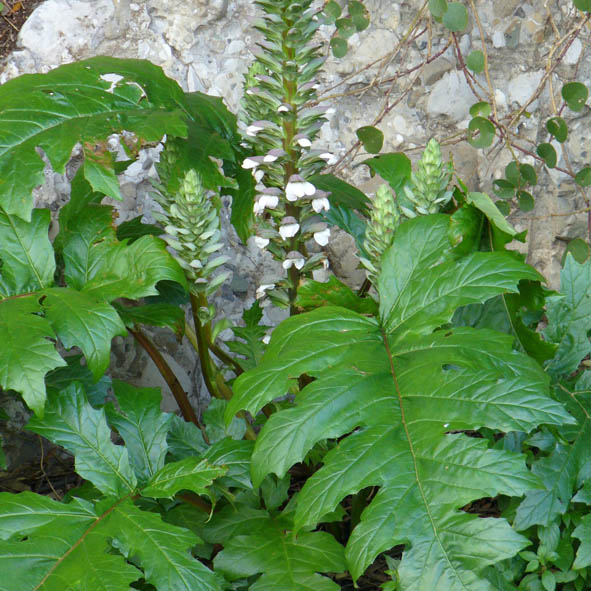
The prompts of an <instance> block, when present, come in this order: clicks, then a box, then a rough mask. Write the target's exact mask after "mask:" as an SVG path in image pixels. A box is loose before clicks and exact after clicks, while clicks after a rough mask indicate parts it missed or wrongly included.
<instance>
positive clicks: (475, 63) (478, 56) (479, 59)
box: [466, 49, 484, 74]
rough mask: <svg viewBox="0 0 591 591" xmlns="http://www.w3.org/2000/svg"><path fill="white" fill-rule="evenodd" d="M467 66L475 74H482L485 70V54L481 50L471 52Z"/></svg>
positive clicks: (467, 59)
mask: <svg viewBox="0 0 591 591" xmlns="http://www.w3.org/2000/svg"><path fill="white" fill-rule="evenodd" d="M466 66H468V68H469V69H470V70H472V71H473V72H474V73H475V74H480V72H482V70H484V53H482V51H480V50H479V49H475V50H474V51H471V52H470V55H469V56H468V57H467V58H466Z"/></svg>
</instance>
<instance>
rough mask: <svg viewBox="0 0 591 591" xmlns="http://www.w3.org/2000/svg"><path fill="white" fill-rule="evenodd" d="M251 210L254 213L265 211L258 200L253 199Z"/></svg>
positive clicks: (259, 213)
mask: <svg viewBox="0 0 591 591" xmlns="http://www.w3.org/2000/svg"><path fill="white" fill-rule="evenodd" d="M252 211H253V212H254V215H261V213H263V211H265V207H264V206H263V205H261V204H260V203H259V202H258V201H255V202H254V206H253V208H252Z"/></svg>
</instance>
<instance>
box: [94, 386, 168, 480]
mask: <svg viewBox="0 0 591 591" xmlns="http://www.w3.org/2000/svg"><path fill="white" fill-rule="evenodd" d="M113 389H114V390H115V396H116V397H117V402H118V403H119V409H120V412H117V411H116V410H115V407H114V406H113V405H112V404H109V405H107V407H106V408H105V410H106V413H107V418H108V420H109V424H110V425H111V426H113V427H114V428H115V429H117V431H118V433H119V434H120V435H121V437H123V440H124V441H125V445H126V446H127V449H128V451H129V454H130V461H131V465H132V466H133V469H134V471H135V473H136V475H137V477H138V479H139V481H140V484H142V485H143V484H144V483H145V482H147V481H148V480H149V479H150V478H151V477H152V476H154V474H156V472H158V470H160V469H161V468H162V467H163V466H164V458H165V457H166V452H167V451H168V445H167V443H166V436H167V434H168V429H169V427H170V422H171V420H172V415H171V414H165V413H162V412H161V411H160V402H161V400H162V395H161V393H160V390H159V389H158V388H135V387H134V386H132V385H130V384H126V383H125V382H121V381H119V380H116V381H115V382H113Z"/></svg>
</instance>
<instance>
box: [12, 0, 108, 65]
mask: <svg viewBox="0 0 591 591" xmlns="http://www.w3.org/2000/svg"><path fill="white" fill-rule="evenodd" d="M113 13H114V6H113V1H112V0H95V1H94V2H92V3H89V2H82V1H80V0H47V2H44V3H43V4H41V5H40V6H39V7H38V8H37V9H36V10H35V11H34V12H33V13H32V14H31V16H30V17H29V19H28V20H27V22H26V23H25V24H24V25H23V28H22V29H21V31H20V33H19V38H18V39H19V45H20V46H21V47H23V48H25V49H28V50H29V51H30V52H31V53H32V54H33V56H34V59H35V61H36V62H37V63H38V64H39V65H48V66H52V67H55V66H58V65H60V64H64V63H68V62H71V61H74V60H76V59H81V58H83V57H85V54H87V53H88V52H90V51H92V50H93V49H95V48H96V47H97V46H98V45H99V43H100V42H101V41H102V39H103V38H104V34H105V33H104V27H105V24H106V23H107V22H108V21H109V20H110V19H111V17H112V16H113Z"/></svg>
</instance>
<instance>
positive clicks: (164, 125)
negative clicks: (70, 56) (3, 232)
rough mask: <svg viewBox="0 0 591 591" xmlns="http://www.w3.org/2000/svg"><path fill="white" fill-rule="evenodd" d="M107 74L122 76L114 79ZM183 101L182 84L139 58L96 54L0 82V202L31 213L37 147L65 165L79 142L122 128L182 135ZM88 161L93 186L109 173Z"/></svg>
mask: <svg viewBox="0 0 591 591" xmlns="http://www.w3.org/2000/svg"><path fill="white" fill-rule="evenodd" d="M109 74H117V75H119V76H121V77H122V78H121V79H120V80H119V81H118V82H112V81H109V80H107V79H105V78H104V77H105V76H107V75H109ZM107 78H108V76H107ZM184 108H185V107H184V93H183V91H182V90H181V88H180V87H179V85H178V84H177V83H176V82H175V81H173V80H171V79H170V78H167V77H166V76H165V75H164V73H163V72H162V70H161V69H160V68H159V67H157V66H155V65H153V64H151V63H150V62H147V61H142V60H124V59H117V58H111V57H96V58H92V59H89V60H85V61H81V62H76V63H73V64H67V65H65V66H61V67H59V68H57V69H55V70H52V71H51V72H48V73H47V74H27V75H24V76H20V77H18V78H15V79H13V80H10V81H8V82H7V83H6V84H4V85H3V86H2V88H1V89H0V179H1V180H0V206H1V207H2V208H3V209H4V210H5V211H6V212H7V213H9V214H16V215H18V216H19V217H21V218H23V219H27V220H28V219H30V215H31V208H32V199H31V190H32V189H33V188H34V187H35V186H36V185H39V184H41V183H42V182H43V181H44V177H43V169H44V166H45V164H44V162H43V160H42V159H41V157H40V156H39V154H38V152H37V148H41V149H43V151H44V152H45V154H46V156H47V158H48V159H49V161H50V163H51V165H52V167H53V168H54V170H56V171H57V172H63V171H64V166H65V164H66V162H67V161H68V160H69V158H70V155H71V152H72V149H73V147H74V146H75V145H76V144H77V143H78V142H82V143H85V142H93V141H100V140H103V139H104V138H106V137H108V136H109V135H110V134H111V133H115V132H121V131H123V130H127V131H131V132H133V133H135V134H136V135H137V136H138V137H139V138H141V139H144V140H146V141H150V142H153V141H159V140H160V139H161V138H162V137H163V136H164V135H165V134H167V135H169V136H183V135H185V134H186V123H185V120H186V114H185V113H184ZM91 168H92V170H91V171H90V172H92V173H95V174H94V176H91V177H90V178H89V181H90V182H91V184H93V186H94V183H97V182H99V181H100V180H101V179H105V178H106V176H105V173H103V174H102V175H101V174H100V165H99V167H98V168H97V165H96V162H95V163H94V166H93V167H91ZM105 171H106V169H105ZM96 173H99V174H98V176H97V174H96ZM94 188H95V190H96V189H99V188H104V185H103V184H102V183H101V182H99V184H98V185H96V186H94Z"/></svg>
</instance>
